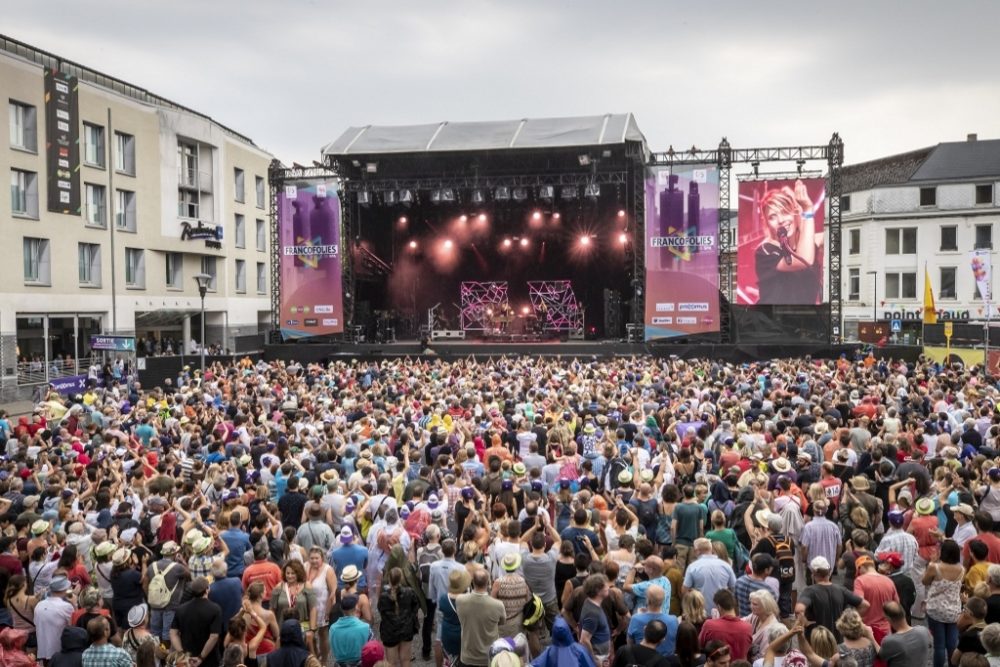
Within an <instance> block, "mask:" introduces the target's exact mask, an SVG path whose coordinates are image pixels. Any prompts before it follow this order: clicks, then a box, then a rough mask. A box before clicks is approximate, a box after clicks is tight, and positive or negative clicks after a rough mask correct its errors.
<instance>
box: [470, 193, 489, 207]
mask: <svg viewBox="0 0 1000 667" xmlns="http://www.w3.org/2000/svg"><path fill="white" fill-rule="evenodd" d="M485 201H486V195H484V194H483V191H482V190H473V191H472V203H473V204H482V203H483V202H485Z"/></svg>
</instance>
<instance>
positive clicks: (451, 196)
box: [441, 188, 455, 202]
mask: <svg viewBox="0 0 1000 667" xmlns="http://www.w3.org/2000/svg"><path fill="white" fill-rule="evenodd" d="M441 201H449V202H450V201H455V191H454V190H452V189H451V188H443V189H442V190H441Z"/></svg>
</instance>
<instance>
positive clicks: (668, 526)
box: [656, 512, 674, 544]
mask: <svg viewBox="0 0 1000 667" xmlns="http://www.w3.org/2000/svg"><path fill="white" fill-rule="evenodd" d="M673 540H674V515H673V514H664V513H662V512H661V513H659V514H657V515H656V543H657V544H673Z"/></svg>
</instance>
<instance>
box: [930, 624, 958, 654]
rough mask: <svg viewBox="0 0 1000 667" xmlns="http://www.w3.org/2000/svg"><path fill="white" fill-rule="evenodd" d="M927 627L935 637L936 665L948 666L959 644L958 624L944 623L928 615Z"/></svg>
mask: <svg viewBox="0 0 1000 667" xmlns="http://www.w3.org/2000/svg"><path fill="white" fill-rule="evenodd" d="M927 629H928V630H930V631H931V636H932V637H933V638H934V667H946V665H948V664H949V660H950V658H951V654H952V652H953V651H954V650H955V648H956V647H957V646H958V624H957V623H942V622H941V621H935V620H934V619H933V618H931V617H930V616H928V617H927Z"/></svg>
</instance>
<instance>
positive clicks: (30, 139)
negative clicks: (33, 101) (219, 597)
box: [8, 100, 38, 153]
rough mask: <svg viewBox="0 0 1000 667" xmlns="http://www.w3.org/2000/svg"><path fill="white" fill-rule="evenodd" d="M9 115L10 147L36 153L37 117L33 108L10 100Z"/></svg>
mask: <svg viewBox="0 0 1000 667" xmlns="http://www.w3.org/2000/svg"><path fill="white" fill-rule="evenodd" d="M8 110H9V115H10V147H11V148H19V149H21V150H23V151H31V152H32V153H35V152H37V151H38V139H37V137H38V115H37V113H36V111H35V107H33V106H31V105H30V104H22V103H20V102H15V101H14V100H11V101H10V102H9V103H8Z"/></svg>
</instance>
